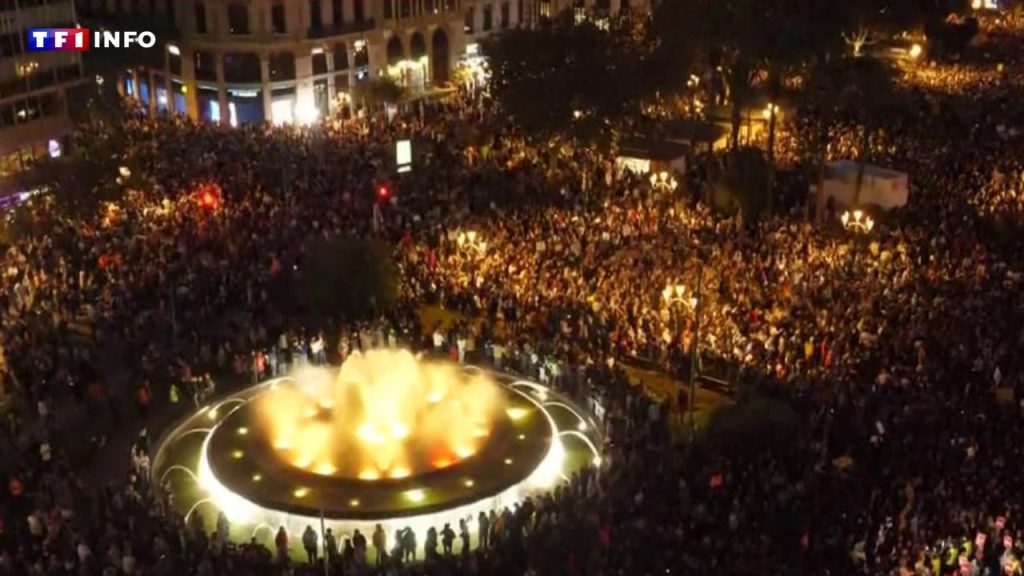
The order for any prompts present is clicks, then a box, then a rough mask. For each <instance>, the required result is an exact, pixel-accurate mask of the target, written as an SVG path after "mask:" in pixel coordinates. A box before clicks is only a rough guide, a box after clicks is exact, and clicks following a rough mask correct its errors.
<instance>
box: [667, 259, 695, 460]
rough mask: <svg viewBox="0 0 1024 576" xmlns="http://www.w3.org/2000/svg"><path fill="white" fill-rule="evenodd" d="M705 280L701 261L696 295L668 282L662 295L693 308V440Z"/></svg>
mask: <svg viewBox="0 0 1024 576" xmlns="http://www.w3.org/2000/svg"><path fill="white" fill-rule="evenodd" d="M703 281H704V265H703V262H701V263H700V264H699V265H698V268H697V293H696V295H695V296H693V297H690V298H687V296H686V286H684V285H683V284H668V285H667V286H665V289H664V290H662V291H661V297H662V298H663V299H664V300H665V304H667V305H669V306H673V305H677V304H682V305H684V306H688V307H689V308H690V309H692V310H693V317H694V320H693V342H692V343H691V346H690V377H689V380H690V401H689V402H688V404H689V409H690V440H691V441H692V440H693V438H694V437H695V436H696V434H697V419H696V414H697V363H698V360H697V355H698V354H699V353H700V304H701V300H702V298H701V290H702V288H701V287H702V285H703V283H704V282H703Z"/></svg>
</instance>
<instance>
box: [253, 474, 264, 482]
mask: <svg viewBox="0 0 1024 576" xmlns="http://www.w3.org/2000/svg"><path fill="white" fill-rule="evenodd" d="M260 480H263V474H253V475H252V481H253V482H259V481H260Z"/></svg>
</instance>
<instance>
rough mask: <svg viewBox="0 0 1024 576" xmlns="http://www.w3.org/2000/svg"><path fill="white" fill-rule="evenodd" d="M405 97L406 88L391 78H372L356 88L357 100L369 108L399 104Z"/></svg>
mask: <svg viewBox="0 0 1024 576" xmlns="http://www.w3.org/2000/svg"><path fill="white" fill-rule="evenodd" d="M404 97H405V88H403V87H402V86H399V85H398V83H396V82H395V81H394V80H393V79H391V78H389V77H381V78H371V79H370V80H368V81H367V82H365V83H363V84H359V85H358V86H357V87H356V98H357V99H358V100H361V101H362V102H363V104H364V105H365V106H366V107H368V108H377V107H381V106H387V105H388V104H397V103H398V102H399V101H401V100H402V98H404Z"/></svg>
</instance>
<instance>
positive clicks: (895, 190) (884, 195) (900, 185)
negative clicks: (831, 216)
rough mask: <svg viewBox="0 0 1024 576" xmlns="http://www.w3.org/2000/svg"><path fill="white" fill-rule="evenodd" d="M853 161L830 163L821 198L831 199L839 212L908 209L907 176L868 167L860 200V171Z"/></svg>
mask: <svg viewBox="0 0 1024 576" xmlns="http://www.w3.org/2000/svg"><path fill="white" fill-rule="evenodd" d="M858 169H859V165H858V163H857V162H855V161H853V160H837V161H835V162H830V163H829V164H828V166H827V167H826V172H825V190H824V194H822V198H824V199H825V200H828V198H832V199H833V200H834V201H835V203H836V205H837V207H838V208H852V207H854V206H879V207H881V208H884V209H886V210H891V209H893V208H898V207H901V206H906V205H907V198H908V196H909V193H910V190H909V187H910V181H909V178H908V176H907V173H906V172H898V171H896V170H890V169H888V168H882V167H880V166H873V165H871V164H866V165H865V166H864V179H863V182H862V183H861V188H860V197H859V198H857V171H858Z"/></svg>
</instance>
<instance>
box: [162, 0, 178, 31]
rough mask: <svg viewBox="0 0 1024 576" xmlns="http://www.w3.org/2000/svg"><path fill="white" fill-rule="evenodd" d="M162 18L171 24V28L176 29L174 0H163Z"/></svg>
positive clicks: (176, 20)
mask: <svg viewBox="0 0 1024 576" xmlns="http://www.w3.org/2000/svg"><path fill="white" fill-rule="evenodd" d="M164 16H166V17H167V21H168V22H170V23H171V28H177V27H178V7H177V4H176V3H175V2H174V0H164Z"/></svg>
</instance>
